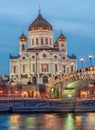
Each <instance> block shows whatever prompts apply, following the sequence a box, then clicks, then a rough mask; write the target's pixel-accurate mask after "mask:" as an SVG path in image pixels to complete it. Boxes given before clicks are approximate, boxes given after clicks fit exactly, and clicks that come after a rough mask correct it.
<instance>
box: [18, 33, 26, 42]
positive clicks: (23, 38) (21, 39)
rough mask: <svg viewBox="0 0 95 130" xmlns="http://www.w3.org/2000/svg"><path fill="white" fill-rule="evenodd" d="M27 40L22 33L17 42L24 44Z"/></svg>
mask: <svg viewBox="0 0 95 130" xmlns="http://www.w3.org/2000/svg"><path fill="white" fill-rule="evenodd" d="M26 40H27V37H26V36H25V35H24V33H23V32H22V34H21V36H20V37H19V41H21V42H24V41H26Z"/></svg>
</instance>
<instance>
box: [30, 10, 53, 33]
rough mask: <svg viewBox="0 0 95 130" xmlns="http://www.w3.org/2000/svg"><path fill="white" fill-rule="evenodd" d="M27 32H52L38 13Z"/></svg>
mask: <svg viewBox="0 0 95 130" xmlns="http://www.w3.org/2000/svg"><path fill="white" fill-rule="evenodd" d="M28 30H29V31H33V30H52V26H51V24H49V23H48V22H47V21H46V20H45V19H44V18H43V17H42V15H41V14H40V11H39V14H38V16H37V18H36V19H35V20H34V21H33V22H32V23H31V25H30V26H29V28H28Z"/></svg>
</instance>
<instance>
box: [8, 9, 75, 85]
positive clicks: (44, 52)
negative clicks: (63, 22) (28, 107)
mask: <svg viewBox="0 0 95 130" xmlns="http://www.w3.org/2000/svg"><path fill="white" fill-rule="evenodd" d="M76 64H77V63H76V57H75V56H74V55H73V54H72V55H71V56H69V55H68V53H67V48H66V37H65V36H64V35H63V33H62V31H61V32H60V34H59V36H58V38H57V40H56V42H54V33H53V28H52V25H51V24H50V23H49V22H47V20H45V19H44V18H43V16H42V14H41V12H40V11H39V13H38V16H37V18H36V19H35V20H34V21H33V22H32V23H31V24H30V26H29V28H28V37H26V36H25V35H24V33H22V35H21V36H20V37H19V55H18V56H12V55H10V75H12V76H13V77H12V78H14V80H15V81H16V82H18V83H19V82H21V83H23V84H27V83H32V84H36V79H37V80H38V81H37V82H38V84H43V83H47V82H50V81H52V80H54V79H55V77H56V76H58V75H64V74H65V73H69V72H73V71H75V70H76V69H77V67H76V66H77V65H76Z"/></svg>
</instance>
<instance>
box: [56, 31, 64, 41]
mask: <svg viewBox="0 0 95 130" xmlns="http://www.w3.org/2000/svg"><path fill="white" fill-rule="evenodd" d="M57 41H66V37H65V36H64V35H63V33H62V31H61V33H60V35H59V37H58V39H57Z"/></svg>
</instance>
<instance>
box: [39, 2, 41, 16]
mask: <svg viewBox="0 0 95 130" xmlns="http://www.w3.org/2000/svg"><path fill="white" fill-rule="evenodd" d="M40 13H41V10H40V4H39V14H40Z"/></svg>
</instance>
